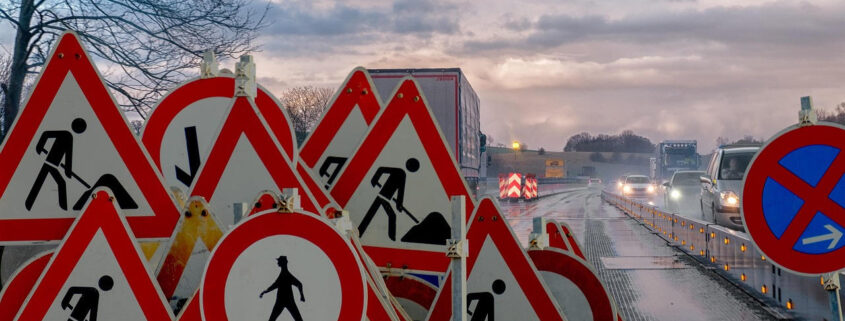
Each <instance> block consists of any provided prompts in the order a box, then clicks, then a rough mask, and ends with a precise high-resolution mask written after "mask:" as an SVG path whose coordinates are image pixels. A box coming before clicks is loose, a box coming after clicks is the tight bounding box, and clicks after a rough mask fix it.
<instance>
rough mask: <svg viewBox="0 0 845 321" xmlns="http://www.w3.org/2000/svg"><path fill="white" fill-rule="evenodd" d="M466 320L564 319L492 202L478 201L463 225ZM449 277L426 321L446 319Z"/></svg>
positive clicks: (449, 310) (448, 315)
mask: <svg viewBox="0 0 845 321" xmlns="http://www.w3.org/2000/svg"><path fill="white" fill-rule="evenodd" d="M467 242H468V243H469V254H468V256H467V290H466V292H467V299H466V300H467V301H466V302H467V310H468V311H467V315H468V317H467V319H468V320H469V319H471V318H472V319H475V318H480V319H481V320H486V319H485V318H484V316H487V318H490V317H492V316H495V318H496V320H500V319H501V320H558V321H559V320H564V317H563V315H562V314H561V309H560V307H559V306H558V304H557V302H556V301H555V299H554V297H553V296H552V294H551V293H552V292H551V291H549V289H548V287H546V284H545V283H544V282H543V279H542V277H541V276H540V273H539V272H538V271H537V269H536V268H535V266H534V264H533V263H532V262H531V260H530V259H529V258H528V255H527V254H526V253H525V250H523V249H522V246H521V245H520V243H519V241H517V239H516V236H515V235H514V234H513V231H511V228H510V225H508V222H507V221H506V219H505V218H504V217H503V216H502V215H501V211H499V208H498V206H497V205H496V203H495V202H494V201H493V200H492V199H490V198H484V199H482V200H481V202H479V204H478V207H477V208H476V210H475V213H473V215H472V218H471V219H470V222H469V226H467ZM450 278H451V273H450V276H449V277H447V280H446V281H445V282H444V283H443V286H442V287H441V288H440V292H439V293H438V294H437V298H436V299H435V301H434V302H435V303H434V307H433V308H432V309H431V312H430V314H429V315H428V317H427V319H426V320H429V321H448V320H450V319H451V316H452V287H451V284H452V283H451V279H450Z"/></svg>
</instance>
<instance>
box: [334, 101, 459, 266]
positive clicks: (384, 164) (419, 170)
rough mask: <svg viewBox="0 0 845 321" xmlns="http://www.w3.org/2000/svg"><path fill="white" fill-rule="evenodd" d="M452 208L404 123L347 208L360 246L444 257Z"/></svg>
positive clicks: (431, 166)
mask: <svg viewBox="0 0 845 321" xmlns="http://www.w3.org/2000/svg"><path fill="white" fill-rule="evenodd" d="M448 165H449V166H454V165H452V164H448ZM451 208H452V207H451V203H450V200H449V197H448V196H447V194H446V191H445V189H444V188H443V187H442V183H441V182H440V181H439V180H438V176H437V173H436V172H435V171H434V167H433V165H432V163H431V162H430V161H429V159H428V156H427V155H426V153H425V148H424V147H423V145H422V143H421V142H420V138H419V137H417V135H416V132H415V131H414V128H413V125H412V123H411V121H410V119H409V118H408V117H405V118H404V119H403V120H402V122H401V123H400V125H399V127H398V128H397V129H396V132H395V133H394V134H393V136H392V137H390V140H389V141H388V142H387V145H385V147H384V149H383V150H382V152H381V153H380V154H379V155H378V157H377V158H376V161H375V163H373V166H372V167H370V169H369V170H368V171H367V174H366V175H365V176H364V180H362V181H361V183H360V184H359V185H358V187H357V188H356V189H355V193H354V194H353V195H352V198H350V200H349V203H347V204H346V207H345V209H346V210H348V211H349V215H350V218H351V219H352V221H353V222H354V223H353V224H355V225H356V226H357V228H358V233H359V235H360V237H361V242H362V243H363V244H365V245H371V246H383V247H405V248H413V249H421V250H428V251H442V250H443V245H444V244H445V243H446V240H447V239H449V238H450V237H451V227H450V225H449V222H451V219H452V215H451V213H452V210H451Z"/></svg>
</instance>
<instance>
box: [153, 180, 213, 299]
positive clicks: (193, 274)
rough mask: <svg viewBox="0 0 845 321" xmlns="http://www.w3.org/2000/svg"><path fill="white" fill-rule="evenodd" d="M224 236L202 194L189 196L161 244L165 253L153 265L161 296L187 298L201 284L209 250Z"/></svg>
mask: <svg viewBox="0 0 845 321" xmlns="http://www.w3.org/2000/svg"><path fill="white" fill-rule="evenodd" d="M222 237H223V228H222V227H221V224H220V223H219V222H217V219H216V217H215V215H214V212H211V211H209V210H208V204H207V203H206V202H205V200H204V199H202V197H198V196H195V197H192V198H191V199H190V200H188V202H187V204H186V206H185V208H184V211H183V213H182V219H181V220H180V221H179V225H178V226H177V227H176V230H175V231H174V233H173V236H172V237H171V238H170V241H169V242H167V243H166V244H165V246H164V249H165V251H166V252H165V253H166V254H165V255H164V260H163V261H162V262H161V265H159V266H158V268H157V269H156V280H157V281H158V284H159V286H161V290H162V291H163V293H164V297H165V298H167V299H168V300H173V299H176V300H179V299H187V298H190V297H191V295H193V294H194V292H196V290H197V288H199V285H200V278H202V272H203V270H204V269H205V263H206V262H207V261H208V256H209V253H211V250H213V249H214V247H215V246H216V245H217V242H218V241H219V240H220V239H221V238H222Z"/></svg>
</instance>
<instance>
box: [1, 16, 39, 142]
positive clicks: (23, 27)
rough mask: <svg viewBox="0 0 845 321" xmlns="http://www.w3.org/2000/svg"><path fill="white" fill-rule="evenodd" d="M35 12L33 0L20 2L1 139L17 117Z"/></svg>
mask: <svg viewBox="0 0 845 321" xmlns="http://www.w3.org/2000/svg"><path fill="white" fill-rule="evenodd" d="M34 12H35V3H34V0H22V1H21V11H20V14H19V15H18V31H17V35H15V47H14V50H13V51H14V53H13V54H12V66H11V70H10V73H9V84H8V86H7V89H8V91H7V92H6V101H5V104H4V106H3V137H4V138H5V136H6V135H7V134H8V133H9V128H10V127H12V123H13V122H14V121H15V117H17V115H18V109H19V108H20V105H21V95H22V94H23V83H24V81H25V80H26V72H27V67H26V62H27V60H28V58H29V57H28V56H29V55H28V53H27V49H28V48H29V42H30V41H31V40H32V32H31V31H30V30H29V24H30V22H31V21H32V14H33V13H34Z"/></svg>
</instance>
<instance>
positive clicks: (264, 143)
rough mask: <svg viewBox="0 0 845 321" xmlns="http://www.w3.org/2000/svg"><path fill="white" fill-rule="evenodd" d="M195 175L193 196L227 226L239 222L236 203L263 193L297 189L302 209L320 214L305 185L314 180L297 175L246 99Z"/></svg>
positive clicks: (236, 104)
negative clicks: (235, 210) (200, 198)
mask: <svg viewBox="0 0 845 321" xmlns="http://www.w3.org/2000/svg"><path fill="white" fill-rule="evenodd" d="M197 175H198V177H197V181H196V182H195V183H194V187H193V188H192V189H191V192H190V193H189V195H191V196H202V197H203V198H205V199H206V200H207V201H208V204H209V209H210V210H211V212H212V213H215V215H217V218H218V219H219V220H220V222H221V223H222V224H224V226H228V225H232V224H234V223H236V222H235V218H234V212H233V207H232V204H234V203H247V202H251V201H253V200H254V199H255V195H258V193H260V192H262V191H265V190H271V191H274V192H276V193H281V192H282V189H284V188H297V189H298V191H299V196H300V202H301V206H302V208H303V209H304V210H306V211H309V212H313V213H320V212H322V209H321V208H320V207H319V205H318V202H317V201H315V199H314V197H313V195H312V194H311V191H310V190H309V189H308V188H307V185H306V184H305V183H304V182H303V180H306V179H311V177H309V176H307V175H306V176H305V177H300V175H298V174H297V173H296V171H295V170H294V167H293V163H292V162H291V160H290V159H289V158H288V157H287V155H285V153H284V152H282V149H281V147H280V146H279V143H278V142H277V141H276V138H275V137H274V136H272V135H270V131H269V130H268V129H267V125H266V122H264V120H263V119H262V118H261V117H260V116H259V114H258V112H257V111H256V109H255V107H254V105H253V102H252V101H251V100H250V99H249V98H247V97H237V98H236V99H235V101H234V104H233V105H232V108H231V109H230V110H229V114H228V115H227V116H226V120H225V121H224V122H223V124H222V127H221V128H220V129H219V130H218V134H217V135H216V140H215V141H214V143H212V145H211V150H210V151H209V153H208V158H207V160H206V162H205V163H203V164H202V166H201V167H200V169H199V174H197ZM314 192H315V193H321V192H322V191H321V190H319V189H318V190H315V191H314Z"/></svg>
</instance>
